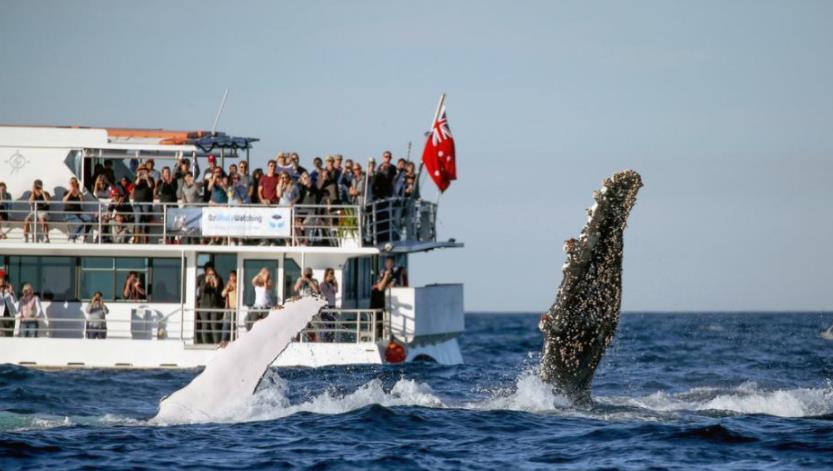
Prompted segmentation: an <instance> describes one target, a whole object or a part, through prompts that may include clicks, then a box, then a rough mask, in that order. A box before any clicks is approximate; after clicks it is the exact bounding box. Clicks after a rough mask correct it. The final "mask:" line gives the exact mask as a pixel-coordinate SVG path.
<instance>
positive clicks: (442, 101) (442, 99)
mask: <svg viewBox="0 0 833 471" xmlns="http://www.w3.org/2000/svg"><path fill="white" fill-rule="evenodd" d="M443 105H445V93H443V94H441V95H440V102H439V103H437V111H435V112H434V120H433V121H431V127H430V128H429V129H430V131H429V133H431V132H434V123H436V122H437V120H438V119H440V111H442V109H443ZM426 135H427V134H426ZM423 165H424V162H422V160H420V162H419V172H417V178H416V181H417V194H419V195H420V196H422V193H420V192H419V187H420V178H421V177H422V167H423ZM440 193H442V192H440Z"/></svg>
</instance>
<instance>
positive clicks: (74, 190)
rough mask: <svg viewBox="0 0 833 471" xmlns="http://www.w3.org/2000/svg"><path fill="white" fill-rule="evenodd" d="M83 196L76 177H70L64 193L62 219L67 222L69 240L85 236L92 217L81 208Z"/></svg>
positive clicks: (74, 240)
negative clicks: (67, 187)
mask: <svg viewBox="0 0 833 471" xmlns="http://www.w3.org/2000/svg"><path fill="white" fill-rule="evenodd" d="M83 200H84V198H83V196H82V195H81V187H80V185H79V184H78V179H77V178H75V177H72V178H70V179H69V189H68V190H67V192H66V194H65V195H64V198H63V201H64V220H65V221H66V222H67V232H69V236H68V240H69V242H78V238H79V237H81V241H82V242H83V241H84V238H85V237H86V236H87V230H88V229H89V226H88V224H89V223H90V221H92V218H91V217H90V216H89V215H88V214H87V213H86V212H85V211H84V210H83V208H82V205H83Z"/></svg>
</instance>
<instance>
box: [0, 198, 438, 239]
mask: <svg viewBox="0 0 833 471" xmlns="http://www.w3.org/2000/svg"><path fill="white" fill-rule="evenodd" d="M4 204H5V205H6V207H5V208H3V207H0V212H3V213H5V214H6V215H7V216H8V221H0V233H2V234H4V235H7V236H8V240H21V239H22V240H24V241H26V242H29V241H30V240H31V242H32V243H40V242H48V241H49V240H50V238H49V236H50V235H53V234H50V233H52V232H54V230H55V229H57V230H58V232H59V234H58V235H59V237H58V240H59V241H62V240H65V241H69V242H81V243H86V244H90V243H95V244H125V243H131V244H154V243H163V244H171V243H173V244H186V245H201V244H203V243H206V241H208V240H211V241H212V243H217V244H223V245H233V244H240V243H242V241H243V240H248V241H249V242H250V243H252V244H255V243H262V242H263V241H264V239H270V238H264V237H256V236H248V237H247V236H231V237H228V236H227V237H219V238H217V237H211V236H205V235H203V234H202V233H201V229H196V230H192V228H189V227H187V218H186V216H185V215H184V213H182V212H181V211H177V212H175V213H172V211H174V210H188V209H192V210H195V209H200V210H202V209H204V208H213V209H217V208H244V209H245V208H287V209H289V211H290V230H289V235H287V236H281V237H274V238H271V239H270V240H283V242H284V243H286V244H289V245H291V246H305V245H314V246H340V245H345V244H346V243H347V242H348V241H353V243H354V244H356V245H364V244H365V243H370V244H372V245H374V246H376V245H380V244H383V243H386V242H396V241H433V240H436V227H435V226H436V213H437V205H436V204H435V203H431V202H428V201H423V200H418V199H410V198H385V199H380V200H375V201H371V202H368V203H367V205H366V206H362V205H343V204H316V205H292V206H280V205H266V204H261V203H246V204H233V203H231V204H227V205H216V204H211V203H189V204H183V203H161V202H159V201H155V202H153V203H150V202H148V203H131V202H127V201H125V202H122V203H111V202H110V201H104V200H100V201H81V202H72V203H71V204H72V205H73V206H77V207H80V209H81V210H80V211H78V212H69V211H66V206H67V204H66V203H64V202H62V201H49V202H48V205H49V207H48V208H47V209H41V208H39V207H38V206H39V205H38V204H35V205H30V203H29V202H28V201H12V202H5V203H4ZM115 204H121V205H123V206H122V207H123V208H124V209H123V210H122V211H118V210H117V208H114V209H113V210H110V206H111V205H115ZM200 214H201V212H199V211H198V212H196V213H194V215H193V216H192V217H194V218H199V217H200ZM117 215H122V216H123V219H122V220H119V218H118V217H117ZM176 218H180V219H176ZM194 221H195V222H193V223H192V224H194V225H195V227H201V226H200V224H199V223H198V222H197V221H196V220H194ZM180 223H183V224H186V225H183V226H182V227H181V228H180V229H178V230H172V228H173V227H174V226H177V225H178V224H180ZM10 227H12V228H16V227H20V228H21V229H22V231H20V232H13V231H10V230H9V228H10ZM44 230H45V231H46V233H44ZM189 231H190V232H189Z"/></svg>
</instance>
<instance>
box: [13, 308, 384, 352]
mask: <svg viewBox="0 0 833 471" xmlns="http://www.w3.org/2000/svg"><path fill="white" fill-rule="evenodd" d="M137 311H144V310H141V309H137ZM271 311H272V309H254V308H248V307H243V308H242V309H240V310H237V309H220V308H186V309H182V310H180V315H179V316H175V314H176V313H170V314H169V315H167V316H164V317H163V316H154V317H153V318H146V317H147V315H146V314H145V316H144V317H140V316H136V317H131V318H129V319H125V318H113V317H110V316H105V318H104V319H89V318H87V317H86V316H84V317H81V318H47V317H46V316H39V317H34V318H31V317H30V318H23V317H22V316H21V315H20V314H17V315H16V316H15V317H13V318H12V317H8V318H0V338H2V337H10V336H16V337H26V335H24V334H26V333H30V330H29V328H28V327H27V328H24V327H25V326H24V324H23V322H26V321H29V322H32V323H34V326H33V327H32V329H31V330H33V331H34V335H33V336H34V337H40V338H83V339H87V340H90V341H92V340H98V339H96V338H95V337H92V336H91V335H90V334H91V333H103V334H104V335H102V336H101V337H100V338H109V339H134V340H144V341H147V340H156V341H169V340H176V341H181V342H183V344H184V345H186V346H191V345H200V344H202V345H216V344H217V343H221V342H224V341H227V342H230V341H234V340H236V339H238V338H240V337H241V336H245V335H246V332H248V330H249V328H250V326H251V325H252V324H253V323H254V322H256V321H257V320H259V319H262V318H264V317H266V316H268V315H269V313H270V312H271ZM144 312H145V313H146V312H147V311H144ZM206 314H211V315H212V316H204V315H206ZM226 314H230V316H226ZM177 321H178V323H179V326H177V325H176V324H177ZM9 322H13V325H12V326H11V327H9V326H8V324H7V323H9ZM93 323H95V326H93V327H91V325H93ZM177 327H178V329H177ZM91 329H92V330H91ZM175 333H178V334H179V335H172V334H175ZM389 336H390V315H389V313H388V312H387V311H384V310H382V309H322V310H321V312H320V313H319V314H317V315H316V316H315V317H314V318H313V319H312V321H311V322H310V323H309V324H308V325H307V327H305V328H304V329H303V330H302V331H301V332H300V333H299V335H298V336H297V337H296V339H295V341H296V342H301V343H376V342H377V341H378V340H379V339H385V338H388V337H389Z"/></svg>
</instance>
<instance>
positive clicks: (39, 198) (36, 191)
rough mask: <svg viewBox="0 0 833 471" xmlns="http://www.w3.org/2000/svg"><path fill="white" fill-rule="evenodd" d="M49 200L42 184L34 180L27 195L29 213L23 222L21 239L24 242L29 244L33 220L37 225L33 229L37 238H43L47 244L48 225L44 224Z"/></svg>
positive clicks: (49, 197)
mask: <svg viewBox="0 0 833 471" xmlns="http://www.w3.org/2000/svg"><path fill="white" fill-rule="evenodd" d="M51 198H52V197H51V196H49V193H47V192H45V191H43V182H42V181H40V180H35V182H34V184H33V185H32V191H31V192H30V193H29V210H30V211H31V212H30V213H29V214H28V215H27V216H26V219H24V220H23V237H24V238H25V240H26V242H29V233H30V231H31V227H32V221H33V220H34V223H35V224H36V225H37V227H36V228H35V229H36V232H37V236H38V237H37V238H38V239H40V238H41V237H43V241H44V242H46V243H49V225H48V224H47V223H46V211H48V210H49V200H50V199H51ZM38 227H39V228H40V230H39V231H38V230H37V228H38ZM33 240H34V239H33Z"/></svg>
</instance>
